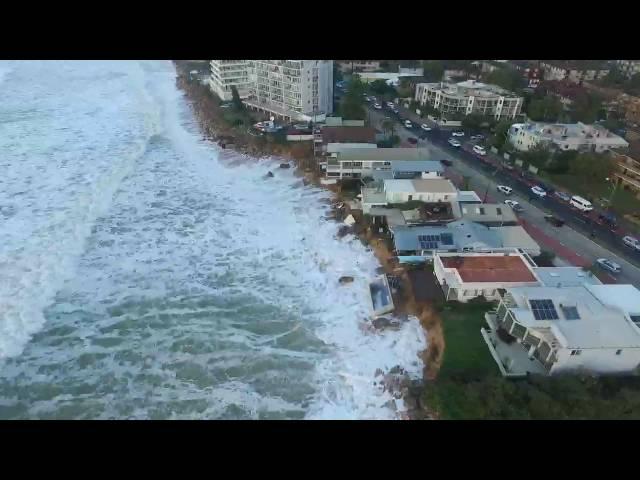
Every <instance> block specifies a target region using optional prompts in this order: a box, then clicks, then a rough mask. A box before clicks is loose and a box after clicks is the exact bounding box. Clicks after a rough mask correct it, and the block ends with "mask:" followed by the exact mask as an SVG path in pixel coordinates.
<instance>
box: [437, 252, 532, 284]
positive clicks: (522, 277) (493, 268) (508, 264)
mask: <svg viewBox="0 0 640 480" xmlns="http://www.w3.org/2000/svg"><path fill="white" fill-rule="evenodd" d="M440 260H442V264H443V265H444V267H445V268H455V269H457V270H458V274H459V275H460V278H462V281H463V282H487V283H488V282H535V281H536V277H534V276H533V273H531V271H530V270H529V268H528V266H527V264H526V263H525V261H524V260H523V259H522V258H521V257H519V256H515V255H509V256H504V255H502V256H487V255H478V256H472V257H440Z"/></svg>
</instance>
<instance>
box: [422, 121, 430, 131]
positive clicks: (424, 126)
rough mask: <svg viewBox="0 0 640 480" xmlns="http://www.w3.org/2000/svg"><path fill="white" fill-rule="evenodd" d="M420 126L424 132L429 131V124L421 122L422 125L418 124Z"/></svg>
mask: <svg viewBox="0 0 640 480" xmlns="http://www.w3.org/2000/svg"><path fill="white" fill-rule="evenodd" d="M420 128H421V129H423V130H424V131H425V132H430V131H431V127H430V126H429V125H427V124H426V123H423V124H422V125H420Z"/></svg>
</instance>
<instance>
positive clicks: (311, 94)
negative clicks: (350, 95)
mask: <svg viewBox="0 0 640 480" xmlns="http://www.w3.org/2000/svg"><path fill="white" fill-rule="evenodd" d="M252 68H253V74H254V82H253V84H252V85H251V92H250V95H249V98H247V100H245V104H246V105H247V106H249V107H251V108H254V109H256V110H259V111H263V112H265V113H269V114H272V115H274V116H276V117H279V118H283V119H285V120H300V121H320V120H323V119H324V118H325V116H326V115H329V114H330V113H332V112H333V61H332V60H252Z"/></svg>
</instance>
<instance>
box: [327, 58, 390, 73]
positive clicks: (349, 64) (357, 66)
mask: <svg viewBox="0 0 640 480" xmlns="http://www.w3.org/2000/svg"><path fill="white" fill-rule="evenodd" d="M337 62H338V66H339V67H340V70H342V72H343V73H352V72H353V73H357V72H375V71H377V70H380V60H338V61H337Z"/></svg>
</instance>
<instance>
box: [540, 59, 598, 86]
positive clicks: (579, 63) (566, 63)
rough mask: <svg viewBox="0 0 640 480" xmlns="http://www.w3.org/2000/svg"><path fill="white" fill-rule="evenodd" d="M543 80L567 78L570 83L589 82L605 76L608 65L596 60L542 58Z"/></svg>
mask: <svg viewBox="0 0 640 480" xmlns="http://www.w3.org/2000/svg"><path fill="white" fill-rule="evenodd" d="M540 66H541V67H542V69H543V70H544V79H545V80H567V81H569V82H572V83H581V82H583V81H587V82H590V81H592V80H597V79H600V78H603V77H606V76H607V75H608V74H609V67H607V66H606V65H605V63H604V62H601V61H598V60H543V61H542V62H541V63H540Z"/></svg>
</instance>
